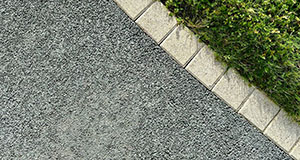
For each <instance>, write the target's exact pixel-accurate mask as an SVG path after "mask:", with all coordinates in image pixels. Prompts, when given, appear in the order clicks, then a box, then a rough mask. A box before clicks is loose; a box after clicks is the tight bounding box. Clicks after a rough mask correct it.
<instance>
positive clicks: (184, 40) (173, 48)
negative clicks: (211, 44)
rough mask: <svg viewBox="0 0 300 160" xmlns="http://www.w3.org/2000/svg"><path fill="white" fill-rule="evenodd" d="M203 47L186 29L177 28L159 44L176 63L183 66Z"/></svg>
mask: <svg viewBox="0 0 300 160" xmlns="http://www.w3.org/2000/svg"><path fill="white" fill-rule="evenodd" d="M203 46H204V44H203V43H199V40H198V38H197V37H196V36H195V35H194V34H193V33H192V32H191V31H190V30H189V29H188V28H186V27H183V26H178V27H177V28H176V29H175V30H174V31H173V32H172V33H171V34H170V35H169V36H168V37H167V38H166V39H165V40H164V41H163V42H162V44H161V47H162V48H164V49H165V50H166V51H167V52H168V53H169V54H170V55H171V56H172V57H173V58H174V59H175V60H176V61H177V62H179V63H180V64H181V65H185V64H186V62H187V61H188V60H190V58H191V57H192V56H193V55H194V54H195V53H196V52H198V51H199V50H200V49H201V48H202V47H203Z"/></svg>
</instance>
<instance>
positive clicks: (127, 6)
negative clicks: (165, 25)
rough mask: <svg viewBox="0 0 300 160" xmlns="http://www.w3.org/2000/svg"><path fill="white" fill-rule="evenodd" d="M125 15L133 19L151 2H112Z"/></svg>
mask: <svg viewBox="0 0 300 160" xmlns="http://www.w3.org/2000/svg"><path fill="white" fill-rule="evenodd" d="M114 1H115V2H116V3H117V4H118V5H119V6H120V7H121V8H122V9H123V10H124V12H126V14H127V15H128V16H129V17H130V18H132V19H135V18H136V17H137V16H138V15H139V14H140V13H141V12H142V10H144V9H145V8H146V7H147V6H148V5H150V4H151V3H152V2H153V0H114Z"/></svg>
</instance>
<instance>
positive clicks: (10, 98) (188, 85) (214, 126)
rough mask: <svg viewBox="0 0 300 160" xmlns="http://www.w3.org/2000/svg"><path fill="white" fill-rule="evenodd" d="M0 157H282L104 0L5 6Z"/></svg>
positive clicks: (0, 19) (1, 11) (0, 21)
mask: <svg viewBox="0 0 300 160" xmlns="http://www.w3.org/2000/svg"><path fill="white" fill-rule="evenodd" d="M0 159H1V160H2V159H26V160H27V159H28V160H34V159H39V160H42V159H70V160H71V159H197V160H199V159H205V160H206V159H222V160H223V159H239V160H240V159H245V160H249V159H259V160H261V159H272V160H273V159H280V160H283V159H291V157H289V156H288V155H287V154H286V153H285V152H284V151H283V150H281V149H280V148H278V147H277V146H276V145H275V144H274V143H273V142H271V141H270V140H269V139H268V138H267V137H265V136H264V135H263V134H262V133H260V132H259V130H258V129H256V128H255V127H254V126H253V125H251V124H250V123H249V122H248V121H247V120H245V119H244V118H243V117H241V116H240V115H238V114H237V113H235V112H234V111H233V109H231V108H230V107H229V106H228V105H226V104H225V103H224V102H223V101H222V100H220V99H219V98H218V97H217V96H215V95H214V94H213V93H212V92H210V91H209V90H208V89H206V88H205V87H204V86H203V85H201V84H200V83H199V82H198V81H197V80H196V79H195V78H193V76H192V75H190V74H189V73H188V72H187V71H186V70H184V69H183V68H182V67H181V66H179V65H178V64H177V63H176V62H175V61H174V60H172V58H171V57H169V56H168V54H167V53H165V52H164V51H163V50H162V49H161V48H160V47H159V46H158V45H157V44H156V43H155V42H154V41H153V40H152V39H151V38H150V37H149V36H147V35H146V34H145V33H144V32H143V31H142V30H141V29H140V28H139V27H138V26H137V25H136V24H135V23H134V22H133V21H132V20H130V18H129V17H128V16H127V15H126V14H125V13H124V12H123V11H122V10H121V9H120V8H119V7H118V6H117V5H116V4H115V3H114V2H113V1H112V0H100V1H95V0H84V1H79V0H69V1H65V0H63V1H45V0H39V1H33V0H32V1H19V0H16V1H13V0H7V1H6V0H5V1H0Z"/></svg>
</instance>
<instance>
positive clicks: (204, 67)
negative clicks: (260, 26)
mask: <svg viewBox="0 0 300 160" xmlns="http://www.w3.org/2000/svg"><path fill="white" fill-rule="evenodd" d="M114 1H115V2H116V3H117V4H118V6H119V7H120V8H122V9H123V10H124V11H125V13H126V14H127V15H128V16H129V17H130V18H131V19H133V20H134V21H135V22H136V23H137V24H138V25H139V26H140V27H141V28H142V29H143V30H144V31H145V32H146V33H147V34H148V35H149V36H150V37H151V38H152V39H153V40H154V41H155V42H156V43H157V44H159V45H160V46H161V47H162V48H163V49H164V50H165V51H166V52H167V53H168V54H169V55H170V56H171V57H173V59H174V60H175V61H177V62H178V63H179V64H180V65H181V66H183V67H184V68H185V69H186V70H187V71H188V72H189V73H191V74H192V75H193V76H194V77H195V78H197V79H198V80H199V81H200V82H201V83H202V84H203V85H205V86H206V87H207V88H208V89H209V90H211V91H212V92H214V93H215V94H216V95H217V96H218V97H220V98H221V99H223V100H224V101H225V102H226V103H227V104H228V105H229V106H231V107H232V108H233V109H234V110H235V111H236V112H237V113H239V114H240V115H242V116H243V117H245V118H246V119H247V120H248V121H249V122H250V123H252V124H253V125H254V126H256V127H257V128H258V129H259V130H260V131H261V132H262V133H263V134H264V135H265V136H267V137H268V138H269V139H271V140H272V141H273V142H274V143H275V144H277V145H278V146H279V147H280V148H282V149H283V150H284V151H285V152H287V153H288V154H289V155H290V156H292V157H293V158H295V159H297V160H300V126H299V125H298V124H297V123H295V122H293V121H292V120H291V119H290V118H289V117H288V116H287V114H286V112H284V111H283V110H282V109H280V108H279V107H278V106H277V105H276V104H274V103H273V102H272V101H271V100H269V98H268V97H267V96H266V95H265V94H264V93H263V92H261V91H260V90H258V89H256V88H255V87H250V86H249V84H248V83H247V82H245V81H244V80H243V79H242V78H241V77H240V76H239V75H238V74H237V73H236V71H235V70H233V69H229V70H228V71H227V70H226V68H227V67H226V66H224V65H223V64H221V63H220V62H218V61H216V60H215V56H214V54H213V51H212V50H210V49H209V48H208V47H207V46H206V45H205V44H203V43H200V42H199V41H198V39H197V38H196V36H195V35H194V34H193V33H192V32H191V31H190V30H189V29H188V28H186V27H183V26H181V25H179V26H178V25H177V21H176V19H175V18H174V17H170V16H169V11H168V10H167V9H166V8H165V7H164V5H163V4H162V3H161V2H158V1H153V0H114Z"/></svg>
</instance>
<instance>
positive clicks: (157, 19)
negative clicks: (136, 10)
mask: <svg viewBox="0 0 300 160" xmlns="http://www.w3.org/2000/svg"><path fill="white" fill-rule="evenodd" d="M136 22H137V24H138V25H139V26H140V27H141V28H142V29H143V30H144V31H145V32H147V33H148V34H149V36H151V37H152V38H153V39H154V40H155V41H156V42H157V43H159V42H160V41H161V40H162V39H163V37H164V36H166V34H167V33H168V32H169V31H170V30H171V29H172V28H173V27H174V26H175V25H176V24H177V22H176V19H175V18H174V17H171V16H169V12H168V10H167V9H166V8H165V6H164V5H163V4H162V3H160V2H155V3H153V4H152V5H151V6H150V7H149V9H147V11H146V12H145V13H144V14H143V15H141V17H139V18H138V19H137V21H136Z"/></svg>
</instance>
